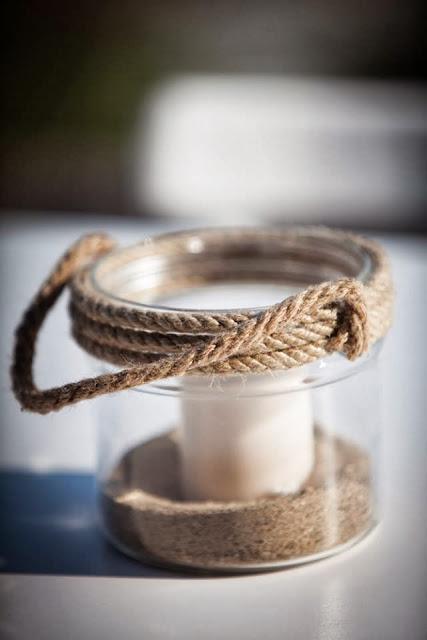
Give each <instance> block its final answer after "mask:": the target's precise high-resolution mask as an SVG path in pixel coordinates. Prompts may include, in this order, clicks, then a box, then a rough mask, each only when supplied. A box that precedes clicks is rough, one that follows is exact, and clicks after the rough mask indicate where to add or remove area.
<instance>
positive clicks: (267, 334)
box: [11, 229, 393, 414]
mask: <svg viewBox="0 0 427 640" xmlns="http://www.w3.org/2000/svg"><path fill="white" fill-rule="evenodd" d="M195 237H196V238H197V240H198V241H199V242H201V243H202V246H201V247H198V246H196V249H197V251H196V252H194V248H195V247H194V238H195ZM325 242H326V243H329V244H328V251H329V253H330V254H331V255H332V262H335V263H337V264H335V266H336V267H337V266H338V263H340V262H341V263H342V262H343V261H344V263H345V264H346V265H347V268H348V265H349V264H352V262H353V263H354V261H355V260H356V259H355V257H354V256H355V255H356V256H359V261H360V256H361V255H364V256H365V257H367V258H368V259H369V261H370V263H371V269H370V276H369V278H368V279H367V281H366V282H364V283H362V282H359V281H358V280H357V279H356V278H355V277H344V278H340V279H338V280H335V281H327V282H320V283H319V284H315V285H312V286H309V287H308V288H307V289H305V290H304V291H302V292H301V293H298V294H297V295H295V296H292V297H289V298H286V299H285V300H283V301H282V302H280V303H278V304H275V305H272V306H270V307H268V308H266V309H263V310H261V311H259V312H254V311H246V310H242V311H223V312H218V311H212V312H193V311H176V310H167V309H162V308H153V307H150V306H147V305H146V306H142V305H139V306H136V305H135V304H131V303H129V302H127V301H126V300H121V299H118V298H117V297H116V296H114V295H112V294H111V293H110V292H106V291H103V290H102V289H100V287H99V285H98V284H97V282H96V276H97V277H98V279H99V281H102V280H103V279H104V280H105V278H107V279H108V277H111V275H112V274H113V275H114V274H117V273H120V269H123V267H124V266H125V267H126V266H129V265H130V266H132V265H135V260H139V262H138V263H136V264H137V267H138V268H140V269H142V272H144V269H145V268H146V266H144V265H145V263H144V260H147V259H148V258H153V256H154V257H167V258H168V259H169V260H171V261H172V267H171V272H172V274H173V276H172V277H171V276H170V275H169V277H168V278H166V279H165V278H164V279H163V281H162V282H161V283H160V284H159V285H158V286H157V289H155V290H154V293H157V294H158V293H159V291H161V292H165V291H174V290H176V289H177V288H179V287H182V286H187V287H188V286H189V285H190V286H193V285H194V284H200V283H206V282H212V281H218V280H220V281H224V280H227V279H233V278H235V277H236V274H237V276H239V275H240V276H242V266H241V265H242V264H243V262H244V260H247V259H249V262H252V271H251V272H245V273H244V274H243V275H244V277H245V279H250V278H251V277H253V274H254V273H255V276H256V277H260V272H259V271H257V269H259V268H260V266H259V265H260V264H261V263H260V261H259V260H258V259H257V258H259V257H262V258H263V260H265V259H273V262H272V268H273V269H274V270H275V271H274V273H276V275H277V278H278V280H280V279H281V278H282V281H283V273H282V274H280V273H277V272H280V271H281V270H282V269H283V268H284V267H283V265H285V264H286V265H287V269H288V270H289V269H290V268H291V267H292V265H294V264H298V260H299V264H300V265H301V264H302V262H301V261H302V260H305V261H309V262H310V261H311V262H313V263H314V264H317V262H316V261H320V258H321V256H320V254H319V255H317V253H316V252H317V251H318V249H316V247H318V246H319V245H321V244H322V243H325ZM113 248H114V242H113V241H112V240H111V239H110V238H109V237H108V236H105V235H102V234H99V235H89V236H85V237H83V238H82V239H81V240H79V241H78V242H77V243H76V244H74V245H73V246H72V247H71V248H70V249H69V250H68V251H67V252H66V254H65V255H64V256H63V257H62V259H61V260H60V261H59V262H58V263H57V265H56V267H55V268H54V269H53V271H52V273H51V274H50V276H49V277H48V279H47V280H46V281H45V283H44V284H43V285H42V286H41V288H40V290H39V291H38V293H37V294H36V296H35V298H34V299H33V301H32V302H31V304H30V306H29V307H28V309H27V310H26V312H25V313H24V315H23V317H22V320H21V323H20V324H19V326H18V328H17V330H16V337H15V348H14V353H13V363H12V368H11V377H12V384H13V390H14V393H15V395H16V397H17V399H18V401H19V402H20V403H21V406H22V407H23V409H26V410H29V411H34V412H37V413H41V414H45V413H49V412H51V411H57V410H59V409H61V408H63V407H65V406H67V405H71V404H74V403H77V402H79V401H81V400H86V399H90V398H94V397H97V396H100V395H104V394H108V393H113V392H116V391H120V390H123V389H129V388H131V387H136V386H140V385H143V384H147V383H149V382H154V381H156V380H160V379H163V378H168V377H174V376H182V375H185V374H229V373H247V372H262V371H267V370H274V369H288V368H293V367H296V366H301V365H303V364H306V363H309V362H312V361H314V360H316V359H318V358H322V357H324V356H325V355H327V354H329V353H331V352H334V351H339V352H342V353H344V354H345V356H346V357H347V358H348V359H350V360H354V359H356V358H358V357H359V356H360V355H362V354H363V353H364V352H365V351H366V350H367V349H368V348H369V347H370V346H371V345H372V344H373V343H374V342H376V341H377V340H378V339H379V338H381V337H382V336H384V335H385V333H386V332H387V330H388V328H389V326H390V321H391V306H392V297H393V295H392V285H391V276H390V271H389V268H388V263H387V260H386V257H385V255H384V253H383V251H382V249H381V248H380V247H379V246H378V245H377V244H376V243H373V242H371V241H368V240H365V239H364V238H360V237H358V236H353V235H351V234H345V233H343V232H339V231H332V230H326V229H293V230H288V231H269V232H268V231H262V230H234V231H230V230H228V231H226V230H211V231H204V232H197V236H195V233H194V232H187V233H183V234H171V235H167V236H163V237H161V238H159V239H158V240H154V241H152V242H150V243H145V244H140V245H136V246H135V247H131V248H128V249H125V250H122V251H116V252H113V251H112V250H113ZM199 249H200V251H199ZM332 249H334V250H333V251H332ZM350 250H351V251H350ZM355 250H356V253H354V252H355ZM349 251H350V254H349ZM349 255H350V258H351V259H350V258H349ZM102 256H107V257H104V258H102V259H101V260H99V259H100V258H101V257H102ZM221 256H222V257H223V259H221ZM290 256H291V257H292V259H290ZM195 260H197V265H198V267H199V268H198V271H199V273H198V274H197V270H196V269H195V267H194V265H195V262H194V261H195ZM242 260H243V262H242ZM233 261H234V262H233ZM93 262H95V267H94V266H93V264H92V263H93ZM356 262H357V260H356ZM148 264H150V263H148ZM230 264H231V265H233V264H234V267H235V269H234V271H233V269H232V268H231V269H230ZM319 265H320V262H319ZM330 266H331V265H329V267H330ZM359 266H360V265H359ZM341 267H342V265H341ZM355 268H356V267H355V265H354V264H352V269H353V271H354V269H355ZM350 270H351V269H350ZM356 270H357V269H356ZM195 274H197V275H195ZM261 275H262V274H261ZM267 275H270V276H271V272H270V274H267ZM265 276H266V274H265V273H264V274H263V277H264V279H265ZM279 276H281V277H279ZM67 286H68V287H69V289H70V292H71V300H70V317H71V321H72V334H73V337H74V339H75V340H76V341H77V343H78V344H79V345H80V346H81V347H82V348H83V349H85V350H86V351H87V352H88V353H90V354H92V355H94V356H95V357H97V358H99V359H101V360H104V361H107V362H110V363H112V364H114V365H119V366H124V367H125V368H124V369H122V370H120V371H115V372H113V373H106V374H103V375H99V376H97V377H93V378H86V379H83V380H80V381H78V382H72V383H70V384H66V385H63V386H60V387H54V388H51V389H47V390H39V389H38V388H37V386H36V384H35V382H34V378H33V360H34V357H35V347H36V340H37V335H38V332H39V330H40V328H41V326H42V324H43V322H44V319H45V318H46V316H47V314H48V312H49V311H50V309H51V308H52V306H53V305H54V304H55V302H56V300H57V299H58V297H59V296H60V294H61V292H62V291H63V290H64V288H66V287H67ZM141 295H142V297H143V298H144V295H146V296H147V297H149V296H150V295H151V296H152V295H153V288H152V287H151V290H149V287H147V292H144V291H142V292H141Z"/></svg>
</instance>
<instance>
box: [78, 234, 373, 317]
mask: <svg viewBox="0 0 427 640" xmlns="http://www.w3.org/2000/svg"><path fill="white" fill-rule="evenodd" d="M242 230H244V231H254V232H258V233H266V232H270V233H272V234H274V233H277V234H280V232H281V231H283V230H285V229H280V228H274V227H270V228H268V227H263V228H257V227H246V228H245V227H243V228H237V227H231V228H230V229H228V228H227V227H214V228H212V229H209V228H200V229H191V230H182V231H178V232H171V233H165V234H161V235H158V236H156V240H160V241H167V240H168V239H173V238H180V237H181V238H182V237H185V236H188V237H189V240H188V247H189V250H188V253H186V254H183V256H182V257H183V258H185V257H187V258H188V257H190V256H192V257H193V258H194V257H196V256H199V257H201V256H203V253H204V251H203V248H200V246H199V245H197V235H198V234H199V235H201V234H207V233H210V232H212V233H214V232H223V233H224V232H230V233H231V232H239V231H242ZM298 238H299V239H303V240H304V239H306V240H310V239H311V240H313V239H314V240H316V242H318V243H319V247H320V246H321V245H322V243H323V248H324V249H327V247H328V246H329V247H331V246H335V247H338V248H340V249H342V248H343V247H345V248H346V249H347V250H348V255H349V256H350V255H352V256H353V257H357V258H359V260H360V263H361V268H360V270H359V272H358V273H357V274H353V275H352V277H354V278H356V279H357V280H359V281H360V282H362V283H365V282H366V281H367V280H368V279H369V277H370V275H371V273H372V268H373V264H372V259H371V256H370V255H369V253H368V251H366V250H365V249H363V248H362V247H360V246H358V245H357V244H356V243H354V242H352V241H351V239H349V238H346V239H344V240H341V239H340V241H339V242H338V241H336V243H335V244H333V243H332V242H331V239H330V238H322V237H321V236H317V235H315V234H313V232H311V233H310V230H309V229H307V230H303V231H302V232H301V233H300V234H299V236H298ZM149 241H150V238H148V239H145V240H142V241H140V242H138V243H136V244H134V245H132V246H131V247H130V248H131V249H132V248H137V247H139V246H146V245H147V244H148V243H149ZM128 250H129V247H124V248H118V249H116V250H114V251H112V252H111V253H109V254H108V255H107V256H104V257H103V258H100V259H99V260H98V261H97V262H96V263H95V264H94V265H92V267H91V269H90V278H91V283H92V286H93V287H94V289H95V290H96V291H98V292H99V293H101V294H102V295H104V296H107V297H109V298H110V299H111V300H112V301H114V302H117V303H119V304H126V305H127V306H130V307H134V308H135V309H144V310H145V311H147V310H150V311H160V312H168V311H169V312H171V313H174V312H178V313H181V314H185V313H189V314H191V313H195V312H197V313H201V314H203V313H224V312H229V313H239V312H243V313H248V312H252V313H254V314H255V313H260V312H262V311H264V310H265V309H267V308H268V306H265V305H261V306H241V307H226V308H220V307H215V308H207V307H205V308H202V309H200V308H196V307H179V306H178V307H177V306H169V305H164V304H161V303H159V302H150V303H146V302H140V301H138V300H132V299H129V298H126V297H123V296H121V295H118V294H117V293H114V292H112V291H111V290H110V289H108V288H106V287H105V285H103V283H102V282H101V279H100V270H101V269H102V267H104V266H105V265H106V264H107V263H108V262H109V261H110V260H111V259H115V258H117V257H119V256H120V255H124V254H125V253H126V252H127V251H128ZM264 259H266V258H264ZM145 260H147V261H148V262H150V260H149V259H148V258H145ZM151 264H152V265H155V264H156V259H155V258H153V257H151ZM159 264H160V265H162V266H166V269H163V271H162V272H160V273H163V274H164V273H167V272H168V263H167V259H165V260H163V262H162V260H161V259H160V260H159V259H157V265H159ZM120 270H121V271H122V272H125V271H126V267H123V266H122V267H118V269H117V271H118V272H119V271H120ZM149 273H151V275H153V273H156V272H155V271H152V272H149ZM345 275H346V274H342V277H345ZM347 276H348V274H347ZM219 282H220V281H219ZM228 282H229V283H231V282H232V281H228ZM240 282H241V280H239V279H236V280H235V281H234V283H240ZM245 282H250V281H245ZM255 282H258V283H259V281H257V280H255V279H254V280H252V283H255ZM265 282H266V283H267V282H268V280H265ZM285 282H286V281H285V280H284V281H282V283H283V284H284V283H285ZM223 284H224V282H223ZM306 286H307V285H306Z"/></svg>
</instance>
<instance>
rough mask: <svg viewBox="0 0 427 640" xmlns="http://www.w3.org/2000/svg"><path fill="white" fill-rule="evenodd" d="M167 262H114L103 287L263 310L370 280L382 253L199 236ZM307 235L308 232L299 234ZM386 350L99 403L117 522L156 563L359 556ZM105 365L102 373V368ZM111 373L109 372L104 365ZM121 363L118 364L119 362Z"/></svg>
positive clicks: (205, 565)
mask: <svg viewBox="0 0 427 640" xmlns="http://www.w3.org/2000/svg"><path fill="white" fill-rule="evenodd" d="M187 236H188V238H187V240H186V242H187V251H186V252H183V253H182V255H180V256H174V257H173V258H170V259H169V258H165V257H164V256H156V255H152V256H149V257H143V258H139V257H138V252H137V251H136V252H135V253H134V255H133V256H132V254H131V255H130V258H129V259H128V260H126V261H124V262H122V261H120V260H119V261H116V260H115V259H114V257H113V258H111V256H109V257H107V258H106V259H103V260H101V261H100V262H98V263H97V264H96V265H95V267H94V269H93V272H92V279H93V284H94V286H95V287H97V288H98V289H99V290H100V291H102V293H103V295H104V296H105V295H108V296H110V297H111V299H112V300H120V301H121V302H126V303H128V304H129V305H130V306H135V308H141V306H142V307H143V308H144V309H147V308H150V309H152V310H153V312H156V310H157V311H159V310H160V311H162V310H165V309H168V310H171V311H172V310H174V309H176V310H178V309H179V310H180V312H182V311H188V313H192V312H193V311H194V310H197V311H198V312H202V313H203V312H206V313H208V312H209V313H212V312H213V310H224V309H227V310H229V309H235V310H236V312H238V310H242V309H244V310H245V312H248V311H249V312H252V311H253V313H256V312H258V311H259V310H260V309H262V308H263V307H265V306H267V305H270V304H272V303H274V302H278V301H280V300H282V299H284V298H285V297H287V296H289V295H292V294H294V293H295V292H297V291H298V290H300V289H303V288H305V287H306V286H307V285H308V284H314V283H318V282H322V281H325V280H334V279H337V278H340V277H342V276H350V277H355V278H357V279H358V280H360V281H361V282H365V281H366V279H367V278H369V275H370V272H371V269H372V265H371V262H370V259H369V255H368V254H365V253H364V252H363V251H362V250H360V248H358V247H355V246H353V245H351V243H349V244H348V245H345V243H344V244H343V243H335V244H334V243H333V242H331V241H330V240H326V239H325V240H323V241H322V240H319V239H317V240H316V245H315V246H313V244H310V238H309V237H308V238H307V247H306V249H307V250H306V251H300V247H293V246H292V245H291V244H290V245H289V247H288V248H287V251H286V256H287V257H286V259H284V258H283V253H279V252H277V254H276V252H275V250H274V243H273V247H272V246H271V242H268V247H267V244H266V247H265V250H263V249H262V248H261V249H260V247H259V244H258V245H257V250H256V253H254V247H253V246H252V245H251V243H250V241H248V242H247V243H246V244H245V242H244V241H243V242H242V241H241V242H240V243H239V244H236V243H234V242H233V241H232V239H230V246H228V248H227V247H226V248H225V250H224V246H223V245H221V247H219V245H216V243H215V242H214V241H213V242H212V243H211V244H209V242H207V241H206V238H204V237H203V234H201V235H200V236H199V235H198V233H197V232H194V233H192V234H187ZM299 242H301V238H300V239H299ZM380 350H381V341H380V342H377V343H376V344H375V345H374V346H373V347H371V349H370V350H369V352H368V353H366V354H365V355H364V356H362V357H360V358H359V359H357V360H356V361H354V362H350V361H348V360H347V359H346V358H345V357H344V356H343V355H341V354H338V353H334V354H331V355H328V356H325V357H324V358H322V359H318V360H316V361H314V362H312V363H310V364H306V365H303V366H300V367H297V368H294V369H291V370H277V371H271V372H266V373H254V372H248V373H238V374H233V375H219V374H215V375H189V376H185V377H182V378H169V379H166V380H163V381H160V382H156V383H151V384H148V385H145V386H143V387H140V388H137V389H134V390H130V391H126V392H121V393H119V394H113V395H111V396H107V397H104V398H102V399H100V400H98V403H99V408H100V415H99V433H100V436H99V465H98V493H99V508H100V514H101V519H102V526H103V529H104V531H105V533H106V535H107V536H108V538H109V539H110V540H111V541H112V542H113V544H114V545H116V546H117V547H118V548H119V549H121V550H122V551H124V552H125V553H127V554H128V555H130V556H132V557H134V558H137V559H139V560H141V561H144V562H149V563H151V564H156V565H161V566H168V567H175V568H187V569H193V570H208V571H219V572H246V571H248V572H249V571H262V570H268V569H274V568H279V567H286V566H290V565H293V564H298V563H302V562H307V561H312V560H317V559H320V558H322V557H325V556H328V555H332V554H335V553H337V552H339V551H342V550H344V549H347V548H348V547H350V546H351V545H353V544H354V543H355V542H357V541H358V540H360V539H361V538H363V537H364V536H365V535H366V534H367V533H368V532H369V531H370V530H371V529H372V528H373V527H374V526H375V524H376V523H377V522H378V504H377V472H378V442H379V431H380V424H381V421H380V406H379V405H380V401H379V398H380V394H379V382H380V381H379V372H378V356H379V352H380ZM99 366H100V365H99V363H97V367H98V368H99ZM101 366H102V365H101ZM104 370H105V369H104Z"/></svg>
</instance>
